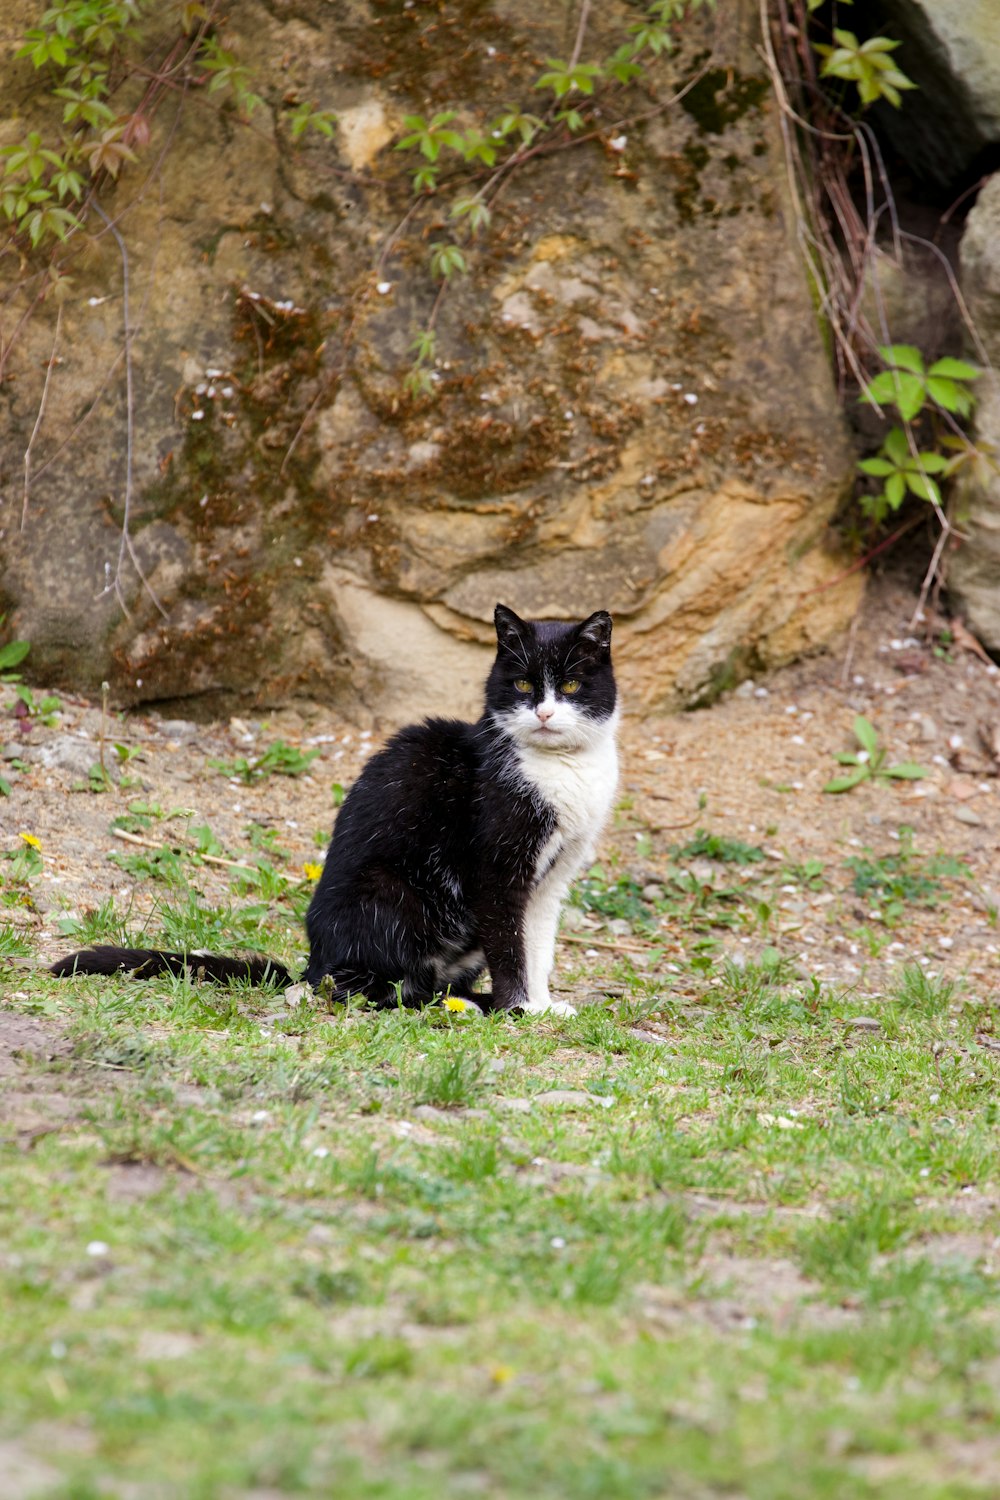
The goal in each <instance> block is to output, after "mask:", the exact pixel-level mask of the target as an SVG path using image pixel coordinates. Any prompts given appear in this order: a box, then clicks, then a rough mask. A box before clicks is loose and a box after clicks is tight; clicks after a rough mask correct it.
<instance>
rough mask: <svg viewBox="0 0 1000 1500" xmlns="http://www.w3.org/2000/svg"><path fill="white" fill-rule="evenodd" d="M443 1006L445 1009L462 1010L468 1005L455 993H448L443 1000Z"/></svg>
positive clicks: (466, 1008)
mask: <svg viewBox="0 0 1000 1500" xmlns="http://www.w3.org/2000/svg"><path fill="white" fill-rule="evenodd" d="M444 1008H445V1010H457V1011H462V1010H468V1008H469V1007H468V1006H467V1005H466V1003H465V1001H464V1000H460V999H459V998H458V996H457V995H448V996H447V998H446V999H445V1002H444Z"/></svg>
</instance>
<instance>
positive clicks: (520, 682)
mask: <svg viewBox="0 0 1000 1500" xmlns="http://www.w3.org/2000/svg"><path fill="white" fill-rule="evenodd" d="M514 686H515V687H516V688H517V690H518V692H519V693H530V692H531V683H530V682H529V681H528V679H527V677H515V678H514Z"/></svg>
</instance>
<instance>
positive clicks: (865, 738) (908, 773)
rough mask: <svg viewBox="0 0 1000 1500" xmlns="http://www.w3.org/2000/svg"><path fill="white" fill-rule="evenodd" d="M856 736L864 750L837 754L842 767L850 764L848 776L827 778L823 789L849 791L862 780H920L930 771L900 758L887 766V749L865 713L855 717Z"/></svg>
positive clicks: (836, 756) (835, 757) (826, 790)
mask: <svg viewBox="0 0 1000 1500" xmlns="http://www.w3.org/2000/svg"><path fill="white" fill-rule="evenodd" d="M854 737H855V739H856V740H857V742H858V744H859V745H860V746H861V749H860V750H858V751H857V752H852V751H849V750H840V751H838V752H837V754H836V755H835V756H834V760H836V761H837V762H838V763H839V764H840V765H842V766H850V767H851V769H850V770H849V771H848V772H847V774H846V776H836V777H834V779H833V781H828V782H827V784H826V786H825V787H824V788H823V790H824V792H849V791H852V790H853V788H854V787H856V786H860V785H861V783H862V782H863V781H886V780H892V781H920V780H922V779H923V777H925V776H929V775H930V772H929V771H928V770H926V769H925V767H924V766H918V765H916V764H915V763H914V762H913V761H908V760H906V761H901V762H900V763H899V765H896V766H887V765H886V758H887V756H888V753H889V752H888V751H887V750H884V749H883V748H882V747H881V746H880V745H879V742H878V734H877V732H876V729H875V726H874V725H873V724H872V723H871V721H870V720H868V719H866V718H865V716H864V715H863V714H858V716H857V717H856V719H855V720H854Z"/></svg>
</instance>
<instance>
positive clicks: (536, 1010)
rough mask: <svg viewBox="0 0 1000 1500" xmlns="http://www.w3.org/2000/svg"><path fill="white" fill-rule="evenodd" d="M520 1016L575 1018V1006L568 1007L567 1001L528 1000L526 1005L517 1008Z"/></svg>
mask: <svg viewBox="0 0 1000 1500" xmlns="http://www.w3.org/2000/svg"><path fill="white" fill-rule="evenodd" d="M519 1009H520V1011H521V1014H522V1015H525V1016H545V1015H549V1016H575V1015H576V1006H575V1005H570V1003H569V1001H568V1000H548V999H546V1000H529V1001H528V1003H527V1005H522V1006H520V1007H519Z"/></svg>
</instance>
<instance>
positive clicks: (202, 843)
mask: <svg viewBox="0 0 1000 1500" xmlns="http://www.w3.org/2000/svg"><path fill="white" fill-rule="evenodd" d="M188 838H189V839H190V840H191V842H192V847H193V852H194V853H195V854H212V855H215V856H218V855H220V854H223V853H224V852H225V851H224V849H223V847H222V845H221V844H220V842H219V840H218V839H217V838H216V837H215V834H214V833H213V832H212V830H211V828H209V826H208V824H207V823H199V824H197V825H196V826H192V827H191V828H189V829H188Z"/></svg>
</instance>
